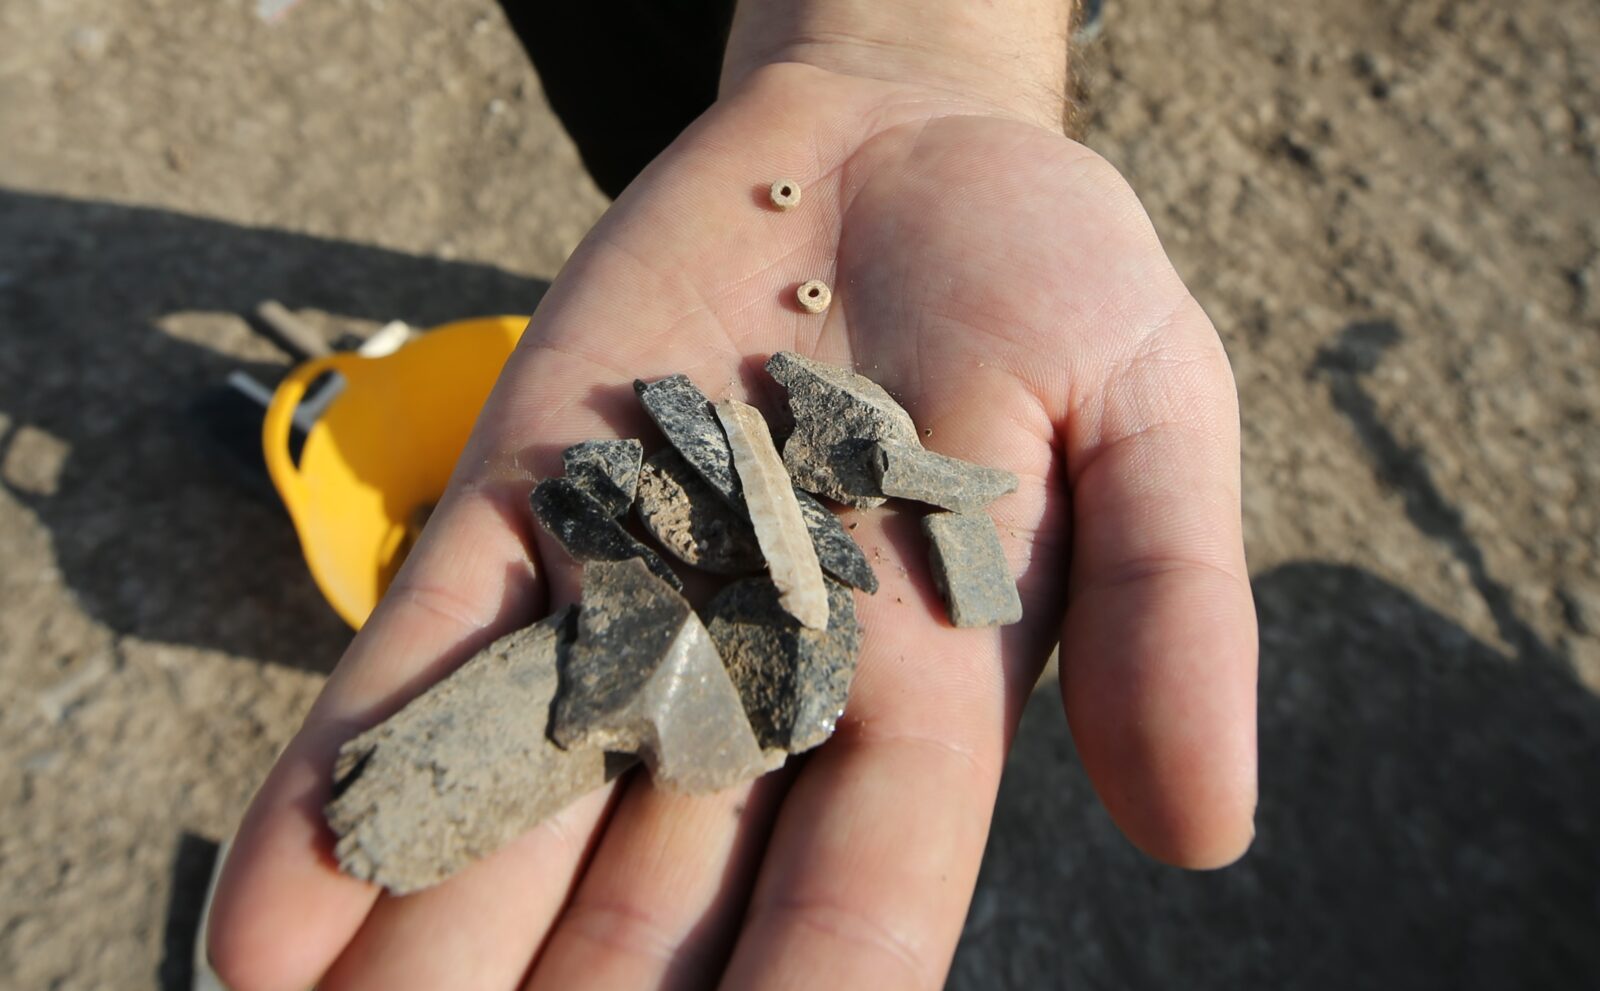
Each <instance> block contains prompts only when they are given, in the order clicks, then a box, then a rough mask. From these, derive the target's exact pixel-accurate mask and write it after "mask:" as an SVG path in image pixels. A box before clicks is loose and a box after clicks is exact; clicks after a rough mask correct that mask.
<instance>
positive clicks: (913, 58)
mask: <svg viewBox="0 0 1600 991" xmlns="http://www.w3.org/2000/svg"><path fill="white" fill-rule="evenodd" d="M1072 3H1073V0H1002V2H1001V4H1000V5H998V6H991V5H984V4H976V3H973V2H971V0H915V2H913V0H740V3H739V5H738V10H737V12H736V13H735V15H734V21H733V29H732V32H731V34H730V36H729V39H728V48H727V54H726V56H725V57H724V59H723V72H722V91H723V92H724V93H726V92H728V91H729V90H730V89H731V88H733V87H735V86H737V85H738V84H739V82H740V81H741V80H743V79H744V78H745V77H747V76H748V75H750V74H751V73H753V72H755V71H756V70H758V69H760V68H761V67H762V66H764V65H770V64H774V63H782V62H790V63H796V62H797V63H803V64H806V65H811V66H814V67H816V68H819V69H823V70H826V71H829V72H834V73H838V74H840V75H845V76H856V77H860V78H865V79H875V80H881V81H884V82H890V83H903V84H906V85H909V86H915V87H920V88H923V89H928V90H933V91H937V92H940V93H942V94H944V95H947V96H949V97H951V98H952V99H953V100H955V101H957V102H962V103H966V104H968V105H971V106H972V107H973V108H974V109H975V110H976V109H982V110H988V111H990V112H994V113H997V114H1001V115H1004V116H1009V117H1014V118H1016V119H1019V120H1026V121H1028V122H1030V123H1034V124H1038V125H1040V126H1043V127H1046V128H1049V129H1051V130H1060V129H1061V126H1062V120H1063V118H1064V112H1065V110H1066V107H1067V93H1068V64H1067V38H1068V20H1069V16H1070V14H1071V7H1072Z"/></svg>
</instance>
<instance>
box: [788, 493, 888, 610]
mask: <svg viewBox="0 0 1600 991" xmlns="http://www.w3.org/2000/svg"><path fill="white" fill-rule="evenodd" d="M794 495H795V498H796V499H797V500H798V501H799V502H800V515H801V516H802V517H804V518H805V521H806V529H807V530H809V531H811V544H812V546H814V547H815V548H816V549H817V560H818V561H819V562H820V563H821V564H822V570H823V571H826V572H827V573H828V574H830V575H832V576H833V577H835V578H837V579H839V580H840V581H842V582H844V583H845V584H846V585H853V586H855V587H856V588H859V589H861V590H862V591H863V592H866V593H867V594H868V595H871V594H873V593H874V592H876V591H878V576H877V575H875V574H873V573H872V565H870V564H868V563H867V555H866V554H865V553H863V552H862V550H861V547H860V545H859V544H857V543H856V542H855V541H854V540H853V539H851V537H850V532H849V531H848V530H846V529H845V528H844V524H843V523H840V522H839V517H837V516H835V515H833V510H831V509H829V508H828V507H827V506H824V505H823V504H822V503H821V502H819V501H818V500H817V499H816V497H814V496H812V495H811V494H810V493H809V492H806V491H805V490H804V489H795V490H794Z"/></svg>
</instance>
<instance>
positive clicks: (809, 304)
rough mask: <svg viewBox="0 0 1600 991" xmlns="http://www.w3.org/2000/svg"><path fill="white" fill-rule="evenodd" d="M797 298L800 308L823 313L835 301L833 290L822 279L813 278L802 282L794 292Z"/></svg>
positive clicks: (808, 311) (809, 311)
mask: <svg viewBox="0 0 1600 991" xmlns="http://www.w3.org/2000/svg"><path fill="white" fill-rule="evenodd" d="M794 297H795V299H798V300H799V301H800V308H801V309H803V310H805V311H806V312H807V313H821V312H822V311H823V310H826V309H827V308H828V304H829V303H831V302H833V290H832V289H829V288H828V284H827V283H826V282H823V281H822V280H821V279H812V280H811V281H810V282H806V283H802V284H801V286H800V288H799V289H796V290H795V292H794Z"/></svg>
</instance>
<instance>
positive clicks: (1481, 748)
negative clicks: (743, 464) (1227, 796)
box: [0, 0, 1600, 989]
mask: <svg viewBox="0 0 1600 991" xmlns="http://www.w3.org/2000/svg"><path fill="white" fill-rule="evenodd" d="M1081 65H1082V66H1083V70H1084V73H1085V76H1086V79H1087V83H1088V89H1089V93H1090V101H1091V102H1090V104H1089V107H1088V109H1087V110H1086V112H1085V117H1086V123H1087V141H1088V143H1089V144H1090V145H1091V146H1092V147H1094V148H1096V149H1097V150H1099V151H1100V152H1101V153H1103V154H1105V155H1106V156H1107V157H1108V158H1109V159H1110V160H1111V161H1112V162H1113V163H1114V164H1116V165H1117V166H1118V167H1119V168H1120V169H1122V170H1123V172H1124V173H1125V174H1126V175H1127V176H1128V178H1129V180H1130V181H1131V182H1132V184H1133V185H1134V187H1135V188H1136V189H1137V190H1138V192H1139V193H1140V195H1141V196H1142V198H1143V200H1144V203H1145V205H1146V206H1147V208H1148V210H1149V212H1150V213H1151V215H1152V217H1153V219H1154V222H1155V226H1156V229H1157V231H1158V232H1159V233H1160V235H1161V237H1162V239H1163V242H1164V244H1165V245H1166V247H1167V249H1168V250H1169V251H1170V252H1171V254H1172V256H1173V258H1174V260H1175V262H1176V264H1177V266H1178V269H1179V271H1180V273H1181V274H1182V275H1183V277H1184V278H1185V280H1186V281H1187V283H1188V284H1189V286H1190V287H1191V288H1192V289H1193V291H1194V292H1195V294H1196V296H1197V297H1198V298H1199V300H1200V302H1201V303H1202V304H1203V305H1204V307H1205V308H1206V311H1207V312H1208V313H1209V314H1210V316H1211V317H1212V319H1213V320H1214V321H1215V322H1216V324H1217V326H1218V328H1219V330H1220V331H1221V333H1222V335H1223V338H1224V341H1225V343H1226V344H1227V347H1228V350H1229V354H1230V357H1231V359H1232V362H1233V368H1234V373H1235V375H1236V378H1237V381H1238V384H1239V389H1240V395H1241V407H1242V412H1243V431H1244V479H1243V492H1244V514H1245V530H1246V537H1247V542H1248V551H1249V555H1250V562H1251V569H1252V573H1253V576H1254V587H1255V593H1256V596H1257V601H1258V604H1259V612H1260V616H1261V621H1262V635H1261V643H1262V662H1261V663H1262V668H1261V670H1262V685H1261V690H1260V700H1261V721H1260V740H1261V754H1262V764H1261V802H1260V807H1259V812H1258V817H1257V830H1258V832H1257V839H1256V843H1255V846H1254V848H1253V850H1252V852H1251V853H1250V855H1249V856H1248V857H1247V858H1246V859H1245V860H1244V861H1243V862H1242V863H1240V864H1239V865H1237V866H1235V867H1233V868H1230V869H1228V870H1226V871H1223V872H1220V873H1216V874H1207V875H1191V874H1184V873H1180V872H1177V871H1174V870H1171V869H1168V868H1164V867H1160V866H1158V865H1156V864H1154V863H1152V862H1150V861H1148V860H1146V859H1144V858H1143V857H1142V856H1141V855H1139V854H1138V853H1137V852H1136V851H1134V850H1132V849H1131V848H1130V847H1129V846H1128V845H1127V843H1126V842H1125V841H1124V840H1122V839H1121V838H1120V837H1119V836H1118V835H1117V834H1116V832H1115V830H1114V828H1113V827H1112V825H1111V824H1110V822H1109V820H1108V819H1107V817H1106V816H1105V813H1104V812H1103V811H1102V810H1101V809H1100V807H1099V806H1098V804H1097V803H1096V800H1095V799H1094V797H1093V795H1092V793H1091V791H1090V789H1089V786H1088V783H1087V781H1086V779H1085V777H1084V775H1083V773H1082V771H1081V768H1080V767H1079V766H1078V764H1077V762H1076V759H1075V757H1074V755H1073V750H1072V745H1071V742H1070V738H1069V737H1068V735H1067V731H1066V728H1065V725H1064V721H1063V720H1062V718H1061V716H1060V710H1059V703H1058V701H1057V700H1056V699H1055V698H1054V697H1053V696H1054V695H1055V691H1054V687H1053V685H1049V684H1047V685H1045V686H1043V687H1041V690H1040V691H1039V692H1038V693H1036V695H1035V697H1034V699H1033V701H1032V702H1031V703H1030V706H1029V709H1028V712H1027V714H1026V716H1025V718H1024V722H1023V728H1022V731H1021V733H1020V735H1019V738H1018V742H1017V749H1016V752H1015V754H1014V757H1013V760H1012V762H1011V764H1010V766H1009V767H1008V769H1007V776H1006V779H1005V783H1004V785H1003V787H1002V791H1001V798H1000V805H999V807H998V810H997V814H996V819H995V834H994V841H993V842H992V843H991V845H990V849H989V853H988V856H987V858H986V861H985V865H984V873H983V876H982V878H981V881H980V884H979V888H978V892H977V895H976V897H975V899H974V902H973V906H972V910H971V912H970V914H969V918H968V921H967V927H966V930H965V932H964V934H963V942H962V946H961V949H960V951H959V952H958V954H957V956H956V960H955V969H954V973H953V977H952V980H951V986H952V987H957V988H992V987H1018V988H1021V987H1039V986H1074V987H1076V986H1084V987H1101V986H1105V987H1177V986H1181V987H1187V988H1219V989H1220V988H1237V987H1263V986H1271V987H1288V988H1318V989H1320V988H1329V989H1332V988H1344V987H1349V986H1383V987H1425V988H1432V987H1439V988H1444V987H1450V988H1471V987H1560V988H1566V987H1592V986H1595V985H1597V984H1600V943H1597V942H1596V941H1595V940H1594V939H1593V930H1594V925H1595V919H1596V908H1595V892H1596V891H1597V890H1600V867H1597V866H1596V864H1597V861H1596V858H1595V857H1594V849H1595V845H1596V841H1597V838H1600V790H1597V789H1595V788H1594V773H1595V772H1594V768H1595V767H1596V764H1597V760H1600V699H1597V697H1596V692H1597V691H1600V536H1597V535H1600V440H1597V427H1596V422H1595V421H1596V417H1597V415H1600V209H1597V207H1596V206H1595V204H1597V203H1600V10H1597V8H1596V6H1595V4H1594V3H1593V2H1592V0H1525V2H1522V3H1516V4H1507V3H1503V2H1496V0H1414V2H1410V3H1395V2H1389V0H1351V2H1348V3H1341V4H1283V3H1270V2H1267V0H1239V2H1235V3H1231V4H1219V3H1215V2H1212V0H1173V2H1171V3H1164V4H1137V3H1123V2H1120V0H1113V2H1112V3H1111V4H1109V5H1108V10H1107V14H1106V30H1105V34H1104V36H1103V38H1102V40H1101V41H1099V42H1097V43H1096V44H1095V45H1094V46H1093V47H1092V48H1091V49H1090V50H1089V51H1088V52H1087V53H1086V54H1085V55H1084V56H1083V58H1082V60H1081ZM0 107H3V108H4V110H3V112H0V149H3V151H0V483H3V484H0V683H3V684H4V685H5V686H6V695H5V702H4V704H3V705H0V755H3V757H4V759H3V760H0V807H3V808H4V809H5V811H6V816H5V818H6V829H5V830H4V831H0V864H3V865H4V867H3V870H0V974H4V975H5V977H4V978H3V979H0V983H6V984H7V985H8V986H15V987H19V988H38V987H52V988H59V989H88V988H125V987H126V988H157V987H160V988H180V987H186V986H187V985H186V983H185V982H186V978H187V976H188V967H189V960H190V959H191V956H190V951H191V949H192V947H191V945H190V943H191V941H192V938H193V932H194V926H195V922H196V919H197V915H198V911H199V904H200V898H201V897H202V894H203V891H204V887H205V882H206V879H207V876H208V874H209V871H210V867H211V860H212V858H213V856H214V854H215V845H216V843H217V842H218V841H220V840H222V839H224V838H225V837H226V836H227V835H228V834H229V833H230V832H231V830H232V829H233V828H234V825H235V824H236V822H237V819H238V816H239V814H240V812H241V811H242V809H243V808H244V805H245V803H246V801H247V800H248V798H249V796H250V794H251V793H252V791H253V790H254V788H255V786H256V784H257V782H258V781H259V780H260V778H261V777H262V775H263V774H264V773H265V772H266V770H267V768H268V767H269V766H270V765H271V762H272V760H273V757H274V756H275V754H276V753H277V751H278V749H279V748H280V747H281V746H282V745H283V744H284V743H285V742H286V741H287V740H288V738H289V737H290V735H291V734H292V733H293V732H294V729H295V728H296V726H297V725H298V723H299V721H300V719H301V717H302V716H303V714H304V712H305V710H306V707H307V705H308V704H309V702H310V700H311V698H312V697H313V695H314V694H315V692H316V690H317V688H318V686H319V685H320V683H321V681H322V678H323V677H324V674H325V672H326V670H327V668H328V666H329V665H331V663H332V662H333V660H334V659H335V658H336V657H337V655H338V653H339V651H340V650H341V649H342V647H343V645H344V643H345V642H346V640H347V638H348V631H347V630H346V629H345V628H344V627H343V626H342V625H341V623H340V622H339V621H338V620H337V618H336V617H334V615H333V614H332V613H331V611H329V610H328V609H327V607H326V606H325V604H324V603H323V602H322V601H321V600H320V598H319V596H318V595H317V593H316V591H315V588H314V587H313V586H312V585H311V583H310V581H309V579H308V578H307V575H306V572H305V567H304V564H303V562H302V560H301V559H300V555H299V552H298V549H297V547H296V543H295V538H294V535H293V532H292V531H291V529H290V527H289V524H288V522H287V520H286V519H285V518H284V516H283V513H282V511H281V510H280V509H279V508H278V506H277V505H276V503H275V501H274V499H273V497H272V495H271V493H270V492H268V491H263V490H262V489H261V487H260V483H259V480H258V479H255V478H254V476H250V475H248V474H246V473H243V472H240V471H236V470H235V469H234V467H233V465H232V463H231V462H230V461H229V459H228V457H227V456H226V455H225V454H223V453H220V452H219V450H218V449H216V448H214V447H212V446H209V444H208V442H207V441H206V439H205V438H204V436H201V435H197V434H196V433H195V431H194V426H193V424H194V418H193V417H191V416H190V415H189V410H190V407H191V404H192V403H194V401H195V400H196V398H197V397H199V396H201V395H202V394H203V393H204V392H205V391H206V390H207V389H208V388H210V387H212V386H214V385H218V384H220V383H221V382H222V380H223V379H224V377H225V376H226V375H227V374H228V373H229V372H231V371H233V370H235V369H239V368H244V369H246V370H252V371H255V372H257V373H259V374H260V375H261V376H263V377H264V378H268V379H270V377H271V376H272V375H273V374H275V373H277V372H279V371H281V369H282V364H281V363H282V360H283V359H282V356H281V355H280V354H279V353H278V352H277V351H276V350H275V349H273V348H272V347H271V346H270V345H268V344H266V343H265V342H263V341H262V340H260V339H259V338H258V337H256V336H255V335H254V334H252V333H250V332H249V331H248V330H247V328H246V325H245V323H244V316H243V315H244V314H247V313H249V312H250V311H251V310H252V309H253V308H254V307H255V305H256V304H257V303H258V302H260V301H261V300H263V299H278V300H281V301H283V302H284V303H285V304H286V305H288V306H290V307H291V308H292V309H294V310H295V311H296V312H298V313H300V314H301V315H302V316H305V317H306V318H307V319H308V320H309V321H311V322H312V324H313V325H314V326H315V327H317V328H318V329H319V330H321V331H322V332H323V333H325V334H326V335H328V336H329V338H330V339H331V338H332V337H334V336H336V335H337V334H339V333H341V332H344V331H350V330H370V329H372V328H375V327H377V326H380V325H382V324H384V323H386V322H387V321H389V320H392V319H403V320H405V321H407V322H408V323H411V324H413V325H416V326H424V327H425V326H430V325H433V324H436V323H441V322H444V321H446V320H450V319H454V318H457V317H460V316H463V315H466V314H475V313H495V312H507V313H516V312H527V311H528V310H529V309H531V307H532V306H533V305H534V304H535V303H536V302H537V300H538V298H539V295H540V294H541V292H542V291H543V288H544V286H545V284H546V280H548V279H550V278H552V277H553V276H554V274H555V273H556V272H557V271H558V270H559V268H560V267H561V264H562V262H563V260H564V259H565V258H566V256H567V254H568V253H569V252H570V251H571V250H572V248H573V246H574V245H576V243H577V242H578V240H579V239H580V238H581V237H582V235H583V233H584V232H585V231H586V230H587V229H588V228H589V226H590V225H591V224H592V223H593V222H594V220H595V219H596V217H598V216H599V214H600V212H601V211H602V210H603V209H604V207H605V203H604V199H603V197H601V195H600V194H599V193H598V192H597V191H596V190H595V188H594V186H593V184H592V183H591V182H590V181H589V179H588V178H587V177H586V176H585V175H584V174H583V171H582V169H581V168H580V166H579V164H578V160H577V157H576V155H575V153H574V151H573V149H572V147H571V145H570V143H569V142H568V140H567V139H566V137H565V136H564V135H563V134H562V132H561V130H560V128H559V126H558V125H557V124H556V122H555V120H554V119H553V118H552V117H551V115H550V113H549V112H548V110H547V109H546V107H545V105H544V102H543V99H542V96H541V93H540V89H539V84H538V81H537V79H536V78H535V77H534V75H533V73H532V71H531V70H530V68H529V66H528V64H527V62H526V60H525V58H524V57H523V55H522V53H521V51H520V50H519V48H518V46H517V44H516V42H515V40H514V38H513V37H512V36H511V34H510V32H509V31H508V30H507V28H506V26H505V24H504V22H503V19H502V17H501V15H500V14H499V12H498V10H497V9H496V8H495V7H494V6H493V5H492V4H490V3H488V2H486V0H452V2H449V3H427V2H423V0H384V2H381V3H380V2H378V0H309V2H305V3H302V4H301V5H300V6H299V7H298V8H296V9H295V10H294V12H293V13H292V14H291V15H290V16H288V17H287V18H285V19H283V20H282V21H280V22H278V23H276V24H272V25H269V24H265V23H263V22H261V21H260V20H258V19H257V18H256V17H255V15H254V13H253V4H250V3H246V2H243V0H237V2H231V3H223V4H193V3H181V2H178V0H145V2H142V3H139V4H125V3H113V2H111V0H49V2H46V0H9V2H6V3H4V4H0ZM509 218H514V221H513V220H512V219H509Z"/></svg>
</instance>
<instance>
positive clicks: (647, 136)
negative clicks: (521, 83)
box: [500, 0, 733, 198]
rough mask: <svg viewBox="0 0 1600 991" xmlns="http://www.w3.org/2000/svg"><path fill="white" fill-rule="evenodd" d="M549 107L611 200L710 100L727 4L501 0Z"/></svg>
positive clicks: (729, 0)
mask: <svg viewBox="0 0 1600 991" xmlns="http://www.w3.org/2000/svg"><path fill="white" fill-rule="evenodd" d="M500 5H501V7H502V8H504V10H505V12H506V18H507V19H508V20H509V21H510V22H511V27H512V30H514V31H516V33H517V37H518V38H519V39H521V41H522V47H523V48H524V49H526V50H527V52H528V57H529V58H530V59H532V60H533V66H534V69H535V70H537V71H538V73H539V79H540V81H541V82H542V83H543V84H544V90H545V95H546V97H547V98H548V99H549V101H550V106H551V108H552V109H553V110H554V111H555V113H556V116H557V117H559V118H560V119H561V123H562V125H563V126H565V127H566V129H567V133H568V134H570V135H572V140H573V141H574V143H576V144H577V146H578V153H579V154H580V155H582V156H583V164H584V165H585V167H587V168H588V170H589V174H590V175H591V176H593V177H594V181H595V182H596V183H597V184H598V185H599V186H600V188H601V189H602V190H604V191H605V193H606V195H608V196H611V197H613V198H615V197H616V196H617V194H618V193H621V192H622V189H623V187H625V186H626V185H627V184H628V183H629V182H631V181H633V177H634V176H636V175H638V174H639V172H640V171H641V170H642V169H643V168H644V167H645V166H646V165H648V164H649V163H650V161H651V159H653V158H655V157H656V155H658V154H660V153H661V151H662V149H664V148H666V146H667V145H668V144H670V143H671V142H672V140H673V139H674V138H676V137H677V136H678V135H679V133H681V132H682V131H683V129H684V128H685V127H688V126H689V123H690V122H691V121H693V120H694V119H695V118H696V117H698V116H699V115H700V114H701V112H703V111H704V110H705V109H706V108H707V107H709V106H711V102H712V101H713V100H715V99H716V98H717V76H718V73H719V72H720V71H721V68H722V51H723V48H724V46H725V45H726V44H727V38H728V25H729V24H730V23H731V21H732V17H733V0H578V2H576V3H554V2H552V3H536V2H532V0H501V4H500Z"/></svg>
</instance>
